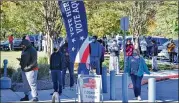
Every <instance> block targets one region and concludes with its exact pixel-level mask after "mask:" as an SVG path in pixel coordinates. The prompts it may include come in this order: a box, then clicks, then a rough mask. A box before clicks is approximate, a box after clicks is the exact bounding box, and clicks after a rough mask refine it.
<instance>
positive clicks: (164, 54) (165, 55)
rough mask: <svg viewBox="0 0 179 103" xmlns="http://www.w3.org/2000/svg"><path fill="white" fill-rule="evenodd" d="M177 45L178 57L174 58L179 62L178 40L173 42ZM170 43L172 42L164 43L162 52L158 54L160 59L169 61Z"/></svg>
mask: <svg viewBox="0 0 179 103" xmlns="http://www.w3.org/2000/svg"><path fill="white" fill-rule="evenodd" d="M173 41H174V43H175V45H176V46H175V52H176V55H175V56H174V61H175V62H178V39H177V40H173ZM169 43H170V41H167V42H166V43H164V44H163V45H162V47H161V49H162V51H161V52H160V53H159V54H158V58H160V59H169V54H168V51H167V45H168V44H169Z"/></svg>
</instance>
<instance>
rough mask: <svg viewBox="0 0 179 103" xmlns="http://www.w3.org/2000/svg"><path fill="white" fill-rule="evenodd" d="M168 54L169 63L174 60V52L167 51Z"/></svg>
mask: <svg viewBox="0 0 179 103" xmlns="http://www.w3.org/2000/svg"><path fill="white" fill-rule="evenodd" d="M168 54H169V59H170V62H171V63H172V62H174V55H175V53H174V52H168Z"/></svg>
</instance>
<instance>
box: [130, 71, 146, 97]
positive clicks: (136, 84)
mask: <svg viewBox="0 0 179 103" xmlns="http://www.w3.org/2000/svg"><path fill="white" fill-rule="evenodd" d="M142 78H143V76H140V77H139V76H137V75H134V74H131V80H132V84H133V89H134V95H135V97H138V96H140V94H141V81H142Z"/></svg>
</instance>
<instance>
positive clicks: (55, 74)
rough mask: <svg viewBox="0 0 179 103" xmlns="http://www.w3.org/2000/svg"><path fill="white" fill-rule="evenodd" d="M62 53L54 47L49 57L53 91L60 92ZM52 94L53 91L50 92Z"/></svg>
mask: <svg viewBox="0 0 179 103" xmlns="http://www.w3.org/2000/svg"><path fill="white" fill-rule="evenodd" d="M62 62H63V55H62V53H61V52H59V51H58V49H57V47H54V52H53V53H52V55H51V57H50V72H51V77H52V82H53V89H54V92H58V93H59V95H61V93H62V71H63V65H62ZM52 95H53V93H52Z"/></svg>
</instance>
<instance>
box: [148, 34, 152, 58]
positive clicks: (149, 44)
mask: <svg viewBox="0 0 179 103" xmlns="http://www.w3.org/2000/svg"><path fill="white" fill-rule="evenodd" d="M151 50H152V37H150V36H149V37H148V38H147V56H148V58H150V57H151Z"/></svg>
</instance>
